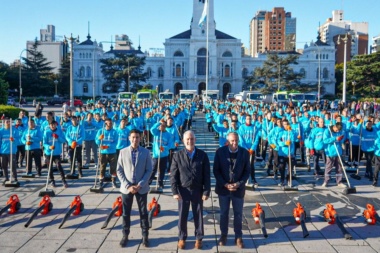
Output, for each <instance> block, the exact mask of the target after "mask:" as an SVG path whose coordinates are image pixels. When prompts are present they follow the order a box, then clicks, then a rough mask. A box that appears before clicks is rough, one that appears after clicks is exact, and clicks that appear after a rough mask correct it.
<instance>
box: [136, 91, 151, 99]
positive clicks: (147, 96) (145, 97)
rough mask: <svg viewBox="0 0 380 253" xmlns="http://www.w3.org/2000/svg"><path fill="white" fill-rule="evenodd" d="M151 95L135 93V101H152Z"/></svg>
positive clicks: (145, 92) (146, 92) (143, 92)
mask: <svg viewBox="0 0 380 253" xmlns="http://www.w3.org/2000/svg"><path fill="white" fill-rule="evenodd" d="M152 98H153V96H152V93H151V92H150V91H141V92H137V94H136V100H137V101H141V100H149V99H152Z"/></svg>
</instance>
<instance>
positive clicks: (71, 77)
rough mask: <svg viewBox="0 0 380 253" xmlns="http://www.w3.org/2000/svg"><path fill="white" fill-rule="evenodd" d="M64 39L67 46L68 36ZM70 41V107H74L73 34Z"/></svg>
mask: <svg viewBox="0 0 380 253" xmlns="http://www.w3.org/2000/svg"><path fill="white" fill-rule="evenodd" d="M64 37H65V39H64V40H63V42H64V43H65V44H68V40H67V38H66V36H64ZM68 39H69V40H70V106H71V107H73V106H74V87H73V86H74V84H73V63H74V40H75V39H74V38H73V34H71V36H70V38H68ZM76 42H79V36H78V37H77V39H76Z"/></svg>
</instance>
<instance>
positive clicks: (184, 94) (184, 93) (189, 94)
mask: <svg viewBox="0 0 380 253" xmlns="http://www.w3.org/2000/svg"><path fill="white" fill-rule="evenodd" d="M197 94H198V92H197V91H196V90H180V91H179V99H180V100H186V99H190V100H194V98H195V96H196V95H197Z"/></svg>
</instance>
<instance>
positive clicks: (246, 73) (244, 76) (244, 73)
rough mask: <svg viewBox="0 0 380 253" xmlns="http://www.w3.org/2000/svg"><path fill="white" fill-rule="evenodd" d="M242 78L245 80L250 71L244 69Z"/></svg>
mask: <svg viewBox="0 0 380 253" xmlns="http://www.w3.org/2000/svg"><path fill="white" fill-rule="evenodd" d="M241 74H242V76H243V78H246V77H247V76H248V69H247V68H243V71H242V73H241Z"/></svg>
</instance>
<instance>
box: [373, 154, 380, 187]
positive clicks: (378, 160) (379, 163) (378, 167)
mask: <svg viewBox="0 0 380 253" xmlns="http://www.w3.org/2000/svg"><path fill="white" fill-rule="evenodd" d="M379 171H380V156H375V172H374V173H373V183H374V184H377V181H378V179H379Z"/></svg>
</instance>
